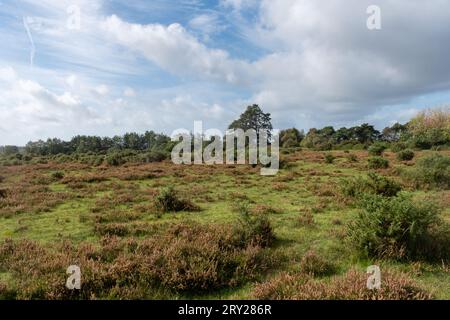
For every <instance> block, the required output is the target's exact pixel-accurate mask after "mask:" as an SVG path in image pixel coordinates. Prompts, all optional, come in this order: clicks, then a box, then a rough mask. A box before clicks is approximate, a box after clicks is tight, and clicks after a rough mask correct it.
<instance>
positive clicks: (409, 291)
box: [252, 269, 433, 300]
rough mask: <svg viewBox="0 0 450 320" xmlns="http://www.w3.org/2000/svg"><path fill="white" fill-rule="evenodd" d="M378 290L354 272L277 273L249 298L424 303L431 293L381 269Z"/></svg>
mask: <svg viewBox="0 0 450 320" xmlns="http://www.w3.org/2000/svg"><path fill="white" fill-rule="evenodd" d="M382 277H383V278H382V281H383V285H382V286H381V288H380V289H379V290H369V289H368V288H367V274H366V273H365V272H362V271H358V270H355V269H351V270H349V271H348V272H347V273H345V274H344V275H341V276H335V277H333V278H331V280H329V281H327V280H324V279H323V280H322V279H320V280H318V279H314V278H313V277H312V276H310V275H307V274H305V273H294V274H289V273H285V272H284V273H281V274H279V275H277V276H275V277H274V278H272V279H270V280H268V281H266V282H263V283H261V284H259V285H257V286H256V288H255V289H254V290H253V294H252V295H253V297H254V298H255V299H261V300H428V299H432V297H433V296H432V294H431V293H429V292H427V291H426V290H425V289H423V288H421V287H420V286H419V285H418V284H417V283H415V282H414V281H413V280H412V279H411V278H410V277H409V276H408V275H407V274H403V273H399V272H396V271H393V270H390V269H383V275H382Z"/></svg>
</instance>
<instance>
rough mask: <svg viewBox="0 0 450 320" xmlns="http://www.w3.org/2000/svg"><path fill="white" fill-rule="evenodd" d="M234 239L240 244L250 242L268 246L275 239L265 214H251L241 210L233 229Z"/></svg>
mask: <svg viewBox="0 0 450 320" xmlns="http://www.w3.org/2000/svg"><path fill="white" fill-rule="evenodd" d="M233 232H234V233H233V234H234V237H235V239H236V240H237V242H238V243H240V245H241V246H242V245H245V244H246V243H251V244H252V245H256V246H259V247H263V248H264V247H268V246H270V245H272V243H273V241H274V240H275V235H274V233H273V228H272V226H271V224H270V221H269V219H268V218H267V216H265V215H251V214H250V213H249V212H241V213H240V214H239V218H238V222H237V224H236V225H235V227H234V229H233Z"/></svg>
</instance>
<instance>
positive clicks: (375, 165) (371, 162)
mask: <svg viewBox="0 0 450 320" xmlns="http://www.w3.org/2000/svg"><path fill="white" fill-rule="evenodd" d="M367 161H368V167H369V169H386V168H388V167H389V161H388V160H387V159H385V158H382V157H371V158H369V159H368V160H367Z"/></svg>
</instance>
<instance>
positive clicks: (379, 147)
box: [368, 142, 386, 156]
mask: <svg viewBox="0 0 450 320" xmlns="http://www.w3.org/2000/svg"><path fill="white" fill-rule="evenodd" d="M384 150H386V145H385V144H384V143H379V142H377V143H374V144H373V145H371V146H370V147H369V149H368V151H369V154H370V155H371V156H381V155H382V154H383V152H384Z"/></svg>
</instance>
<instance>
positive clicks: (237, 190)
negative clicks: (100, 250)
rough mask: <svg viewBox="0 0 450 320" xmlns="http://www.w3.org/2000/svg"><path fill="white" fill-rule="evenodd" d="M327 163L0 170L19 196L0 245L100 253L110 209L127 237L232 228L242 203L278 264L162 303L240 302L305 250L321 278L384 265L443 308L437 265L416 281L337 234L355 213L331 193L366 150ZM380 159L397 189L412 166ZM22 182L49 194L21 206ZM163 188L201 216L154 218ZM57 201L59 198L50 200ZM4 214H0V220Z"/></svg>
mask: <svg viewBox="0 0 450 320" xmlns="http://www.w3.org/2000/svg"><path fill="white" fill-rule="evenodd" d="M443 153H445V152H443ZM331 154H332V155H333V157H334V158H335V159H334V161H333V163H326V162H325V161H324V160H323V155H324V153H322V152H313V151H308V150H306V151H305V150H303V151H301V152H297V153H295V154H292V155H290V156H289V161H290V162H292V165H291V166H289V168H288V169H284V170H280V172H279V174H278V175H277V176H273V177H264V176H260V175H259V169H258V168H251V167H250V166H237V165H236V166H206V165H205V166H175V165H173V164H171V163H168V162H164V163H152V164H140V165H131V166H118V167H108V166H105V165H103V166H100V167H91V166H87V165H80V164H47V165H42V164H38V165H26V166H20V167H14V166H13V167H0V176H3V177H5V180H4V181H3V183H2V187H1V188H2V189H3V188H6V189H11V188H14V186H17V185H20V186H22V187H21V189H20V190H21V191H22V192H24V193H23V195H22V198H18V199H17V203H15V205H17V206H20V207H21V208H23V210H21V212H20V213H17V214H8V215H7V216H3V215H1V214H0V241H1V242H2V241H4V240H5V239H13V240H14V241H18V240H22V239H28V240H33V241H36V242H38V243H42V244H44V245H45V246H47V247H53V246H54V247H56V246H57V245H58V244H60V243H61V241H63V240H67V241H69V242H71V243H72V244H73V245H75V246H76V245H78V244H81V243H86V242H87V243H92V244H94V245H99V244H100V241H101V236H100V235H99V234H98V233H96V231H95V230H96V228H95V227H96V223H99V222H96V217H98V216H105V217H106V216H108V217H113V218H114V214H116V213H115V210H120V212H121V214H122V215H127V214H128V215H130V221H122V220H121V222H120V223H121V224H123V226H124V227H125V228H132V227H133V226H134V225H135V224H136V223H142V224H144V226H160V227H161V228H163V229H164V228H166V227H165V226H166V225H171V224H174V223H185V222H195V223H200V224H203V225H222V224H231V223H233V222H234V221H236V219H237V218H238V215H239V214H238V213H237V212H236V209H235V207H236V203H243V202H245V203H248V206H249V209H250V211H251V210H252V209H254V212H259V213H253V214H263V215H265V216H267V217H268V219H269V220H270V222H271V225H272V226H273V229H274V233H275V236H276V240H275V242H274V244H273V245H272V246H271V247H270V248H267V249H265V250H267V251H269V252H271V253H273V254H274V255H275V256H277V257H278V258H277V259H278V260H279V263H277V264H276V265H274V266H272V267H271V269H269V270H267V271H265V272H261V274H259V277H258V279H255V280H249V281H246V282H244V283H241V284H239V285H237V286H234V287H232V288H231V287H230V288H221V289H216V290H213V291H211V292H204V293H201V294H200V293H176V294H174V295H170V296H166V297H168V298H188V299H230V298H233V299H248V298H251V297H252V294H253V292H254V289H255V287H257V286H258V283H264V281H270V279H272V278H274V277H275V276H276V275H277V274H279V273H280V272H298V271H299V269H300V265H301V261H302V258H303V257H304V256H305V254H307V253H308V252H311V251H313V252H315V253H317V254H318V255H320V257H323V259H325V260H327V261H332V262H333V266H334V268H333V273H334V275H333V274H330V275H328V274H327V275H326V276H325V278H326V277H333V276H336V275H343V274H345V273H346V272H347V271H348V270H350V269H351V268H358V269H360V270H364V268H365V267H367V266H368V265H370V264H373V263H379V264H380V265H381V269H382V272H383V266H386V267H389V268H394V269H398V270H400V271H402V272H407V273H408V274H411V277H412V279H413V280H414V281H416V282H417V283H418V284H420V285H421V286H423V287H425V288H427V289H429V290H431V291H432V292H433V295H434V296H435V297H436V298H441V299H450V276H449V275H450V273H449V271H448V269H446V270H444V269H443V268H442V267H441V266H439V265H438V264H436V265H428V267H427V269H426V271H424V272H422V273H417V272H415V268H416V267H415V266H414V265H413V264H412V263H408V262H390V261H381V262H380V261H371V260H364V258H361V257H358V256H357V255H356V254H355V253H354V252H353V251H352V250H351V249H349V247H348V246H347V245H346V243H345V232H346V228H347V225H348V224H349V223H350V222H351V221H353V220H354V218H355V217H356V216H357V209H356V208H355V207H354V205H353V203H352V202H351V201H350V202H347V201H344V200H345V199H344V198H343V196H342V195H341V194H340V193H339V191H338V190H337V187H336V188H335V186H337V185H339V183H340V181H341V180H343V179H349V178H353V177H355V176H361V177H366V176H367V159H368V157H369V156H368V154H367V152H366V151H352V154H354V155H355V157H354V159H356V160H354V159H353V160H354V161H353V160H352V161H349V160H348V155H346V154H345V153H344V152H340V151H333V152H331ZM424 154H426V152H425V153H422V152H417V153H416V157H415V158H414V160H413V161H416V159H420V158H421V157H423V156H424ZM447 154H448V152H447ZM384 157H386V158H387V159H389V161H390V163H391V167H390V168H387V169H381V170H378V171H379V172H378V173H379V174H382V175H385V176H391V178H394V179H396V180H399V179H401V178H399V177H398V176H397V175H396V169H398V168H404V167H405V168H406V167H407V165H411V164H406V163H403V162H401V161H400V160H397V159H396V155H395V154H394V153H392V152H385V154H384ZM55 171H58V172H63V173H64V178H62V179H60V180H56V181H55V180H51V179H49V180H48V179H46V178H45V177H51V173H52V172H55ZM31 173H34V174H33V175H30V174H31ZM93 177H94V178H93ZM99 177H101V179H99ZM31 181H34V182H33V183H34V184H33V186H34V187H36V186H37V187H47V188H48V191H47V192H45V193H42V197H41V198H40V200H37V198H33V201H32V202H30V201H31V200H29V198H28V197H27V191H28V190H31V188H32V186H31V185H30V183H31ZM400 182H402V181H400ZM170 186H173V187H174V188H175V189H176V191H177V193H178V194H179V195H180V197H181V198H183V199H188V200H189V201H191V202H192V203H193V204H195V205H197V206H199V207H200V208H201V211H195V212H188V211H180V212H163V213H160V214H155V212H154V210H153V206H154V203H155V199H156V198H157V196H158V194H159V193H160V192H161V191H162V190H165V189H166V188H168V187H170ZM403 186H404V188H405V192H407V193H409V194H411V195H412V196H417V197H433V196H436V195H437V191H433V190H415V189H414V188H410V187H409V185H408V183H407V182H405V183H403ZM334 190H336V192H334ZM58 194H64V195H65V197H62V198H61V199H60V201H55V196H56V195H58ZM47 198H48V199H47ZM438 198H439V199H444V200H445V199H449V198H450V191H449V190H440V191H439V196H438ZM47 200H49V202H46V201H47ZM444 200H442V201H443V206H444V211H443V212H444V217H443V218H444V219H445V220H447V221H450V205H449V203H450V201H448V202H445V201H444ZM36 201H41V202H42V204H43V206H42V207H43V208H45V210H43V211H38V212H36V210H34V206H36V204H37V205H39V204H40V203H37V202H36ZM261 208H263V209H264V208H266V209H264V210H262V209H261ZM267 208H270V210H268V209H267ZM6 209H7V208H4V207H0V213H1V211H2V210H5V211H6ZM8 210H9V209H8ZM306 211H307V212H310V214H311V215H312V217H313V221H314V223H313V224H311V225H308V226H300V225H299V223H298V220H299V217H300V215H301V214H302V212H306ZM251 212H252V211H251ZM108 221H109V220H108ZM103 223H104V224H109V223H112V222H103ZM147 237H149V235H146V234H140V235H136V234H129V235H125V236H123V237H122V238H123V239H124V240H125V241H127V240H139V241H140V240H144V239H146V238H147ZM5 279H7V280H5ZM15 281H16V280H15V276H14V275H13V274H11V273H9V272H8V271H7V270H0V283H2V282H7V283H12V284H14V282H15Z"/></svg>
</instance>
